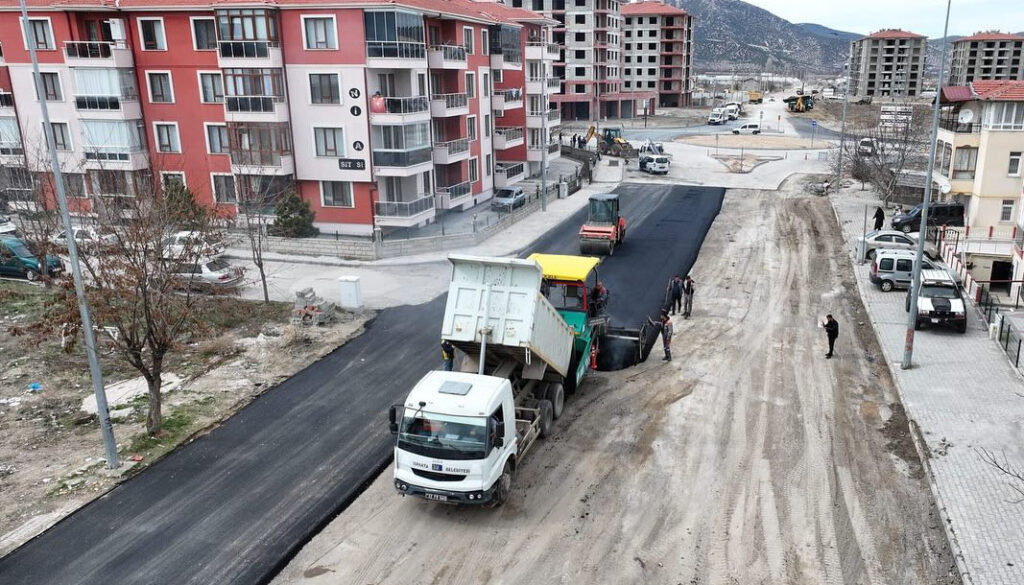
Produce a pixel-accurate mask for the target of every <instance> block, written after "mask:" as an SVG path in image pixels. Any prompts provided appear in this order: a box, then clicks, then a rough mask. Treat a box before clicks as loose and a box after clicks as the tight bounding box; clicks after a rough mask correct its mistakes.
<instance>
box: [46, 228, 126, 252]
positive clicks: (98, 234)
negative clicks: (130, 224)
mask: <svg viewBox="0 0 1024 585" xmlns="http://www.w3.org/2000/svg"><path fill="white" fill-rule="evenodd" d="M71 232H72V233H73V234H74V235H75V243H76V244H78V247H80V248H93V247H96V248H104V247H108V246H112V245H114V244H116V243H117V234H115V233H114V232H113V231H110V230H106V229H102V228H101V229H96V228H93V227H82V226H74V227H72V228H71ZM50 243H51V244H53V245H54V246H58V247H61V248H66V247H67V245H68V242H67V230H60V231H58V232H57V233H55V234H53V235H52V236H50Z"/></svg>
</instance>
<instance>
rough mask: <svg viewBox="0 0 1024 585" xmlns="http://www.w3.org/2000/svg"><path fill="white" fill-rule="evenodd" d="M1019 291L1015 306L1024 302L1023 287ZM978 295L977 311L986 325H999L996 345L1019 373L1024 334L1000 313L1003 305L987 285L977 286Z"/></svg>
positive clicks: (1023, 347)
mask: <svg viewBox="0 0 1024 585" xmlns="http://www.w3.org/2000/svg"><path fill="white" fill-rule="evenodd" d="M1019 291H1021V292H1018V294H1017V299H1016V303H1015V306H1019V305H1020V303H1021V302H1022V300H1024V299H1022V298H1021V294H1022V292H1024V286H1021V287H1019ZM978 295H979V300H978V310H979V311H981V316H982V317H983V318H984V319H985V322H986V323H989V324H992V323H998V324H999V329H998V330H997V334H996V343H998V344H999V348H1000V349H1002V350H1003V353H1005V354H1006V357H1007V358H1009V360H1010V362H1012V363H1013V367H1014V368H1015V369H1017V370H1018V371H1020V366H1021V361H1020V358H1021V349H1024V333H1022V332H1021V331H1020V330H1019V329H1018V328H1017V327H1015V326H1014V325H1013V323H1012V321H1011V320H1010V318H1009V317H1008V316H1007V315H1006V314H1005V313H1003V312H1002V308H1003V305H1001V304H1000V303H999V302H998V300H997V299H996V297H995V296H994V295H993V294H992V293H991V291H990V290H989V285H988V284H981V285H979V291H978Z"/></svg>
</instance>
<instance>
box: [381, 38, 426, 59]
mask: <svg viewBox="0 0 1024 585" xmlns="http://www.w3.org/2000/svg"><path fill="white" fill-rule="evenodd" d="M366 56H367V57H368V58H371V59H426V57H427V46H426V45H424V44H423V43H410V42H405V41H369V42H367V43H366Z"/></svg>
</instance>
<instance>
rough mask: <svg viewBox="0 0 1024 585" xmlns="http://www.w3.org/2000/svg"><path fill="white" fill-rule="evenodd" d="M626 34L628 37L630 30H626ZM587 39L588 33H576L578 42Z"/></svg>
mask: <svg viewBox="0 0 1024 585" xmlns="http://www.w3.org/2000/svg"><path fill="white" fill-rule="evenodd" d="M626 36H627V37H628V36H629V31H626ZM586 40H587V33H581V32H578V33H576V41H577V42H580V43H582V42H584V41H586Z"/></svg>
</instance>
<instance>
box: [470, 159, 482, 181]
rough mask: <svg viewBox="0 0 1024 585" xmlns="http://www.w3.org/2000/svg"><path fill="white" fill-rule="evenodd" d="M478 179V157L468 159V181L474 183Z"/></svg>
mask: <svg viewBox="0 0 1024 585" xmlns="http://www.w3.org/2000/svg"><path fill="white" fill-rule="evenodd" d="M479 180H480V159H478V158H471V159H469V182H470V183H476V182H477V181H479Z"/></svg>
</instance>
